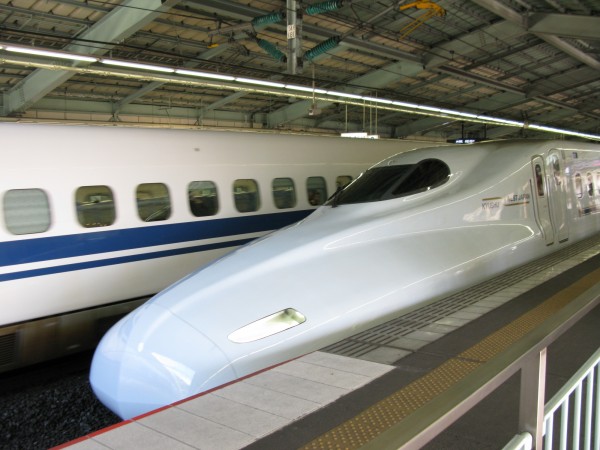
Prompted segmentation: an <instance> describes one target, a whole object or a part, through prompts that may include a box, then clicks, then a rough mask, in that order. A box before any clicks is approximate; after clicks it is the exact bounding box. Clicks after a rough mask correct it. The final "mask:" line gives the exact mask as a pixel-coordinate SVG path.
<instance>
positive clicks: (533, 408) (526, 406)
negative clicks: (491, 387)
mask: <svg viewBox="0 0 600 450" xmlns="http://www.w3.org/2000/svg"><path fill="white" fill-rule="evenodd" d="M545 388H546V348H544V349H542V350H541V351H540V352H539V353H538V354H537V355H535V356H534V357H533V358H530V360H529V361H527V362H526V363H525V364H524V366H523V368H522V369H521V399H520V406H519V430H520V431H527V432H529V433H531V435H532V436H533V441H534V442H533V445H534V446H533V448H534V449H536V450H541V449H542V448H543V446H542V438H543V431H544V423H543V422H544V391H545Z"/></svg>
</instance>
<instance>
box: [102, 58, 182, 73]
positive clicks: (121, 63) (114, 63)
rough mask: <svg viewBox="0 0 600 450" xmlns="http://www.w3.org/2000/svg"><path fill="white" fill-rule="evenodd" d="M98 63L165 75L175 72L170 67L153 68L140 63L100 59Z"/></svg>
mask: <svg viewBox="0 0 600 450" xmlns="http://www.w3.org/2000/svg"><path fill="white" fill-rule="evenodd" d="M100 62H101V63H102V64H108V65H111V66H120V67H131V68H133V69H143V70H153V71H155V72H166V73H173V72H175V69H171V68H170V67H164V66H153V65H151V64H141V63H135V62H129V61H119V60H117V59H101V60H100Z"/></svg>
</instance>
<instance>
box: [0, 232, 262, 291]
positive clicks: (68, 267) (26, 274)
mask: <svg viewBox="0 0 600 450" xmlns="http://www.w3.org/2000/svg"><path fill="white" fill-rule="evenodd" d="M252 240H253V239H238V240H234V241H226V242H219V243H216V244H207V245H195V246H193V247H185V248H177V249H173V250H163V251H160V252H151V253H141V254H139V253H138V254H136V255H130V256H121V257H118V258H107V259H101V260H98V261H86V262H81V263H75V264H64V265H62V266H56V267H43V268H41V269H33V270H24V271H22V272H14V273H7V274H4V275H0V282H2V281H10V280H19V279H21V278H32V277H39V276H42V275H51V274H55V273H64V272H72V271H74V270H83V269H92V268H95V267H104V266H112V265H116V264H125V263H129V262H135V261H144V260H148V259H156V258H164V257H167V256H176V255H185V254H187V253H195V252H205V251H208V250H217V249H220V248H227V247H236V246H239V245H244V244H247V243H248V242H251V241H252Z"/></svg>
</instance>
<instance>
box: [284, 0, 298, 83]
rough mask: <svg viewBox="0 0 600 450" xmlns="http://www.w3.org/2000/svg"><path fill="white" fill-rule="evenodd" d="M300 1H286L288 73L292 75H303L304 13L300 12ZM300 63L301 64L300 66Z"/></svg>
mask: <svg viewBox="0 0 600 450" xmlns="http://www.w3.org/2000/svg"><path fill="white" fill-rule="evenodd" d="M299 3H300V1H297V0H286V6H287V14H286V16H287V42H288V57H287V71H288V73H289V74H291V75H296V73H302V63H301V60H300V49H301V48H302V12H300V11H299V10H298V7H299ZM299 62H300V64H299Z"/></svg>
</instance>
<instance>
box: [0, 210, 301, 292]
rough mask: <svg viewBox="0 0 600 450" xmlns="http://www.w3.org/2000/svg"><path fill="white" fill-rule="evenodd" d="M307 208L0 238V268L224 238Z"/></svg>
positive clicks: (284, 220)
mask: <svg viewBox="0 0 600 450" xmlns="http://www.w3.org/2000/svg"><path fill="white" fill-rule="evenodd" d="M311 212H312V210H304V211H290V212H285V213H274V214H263V215H255V216H242V217H233V218H227V219H213V220H203V221H197V222H186V223H176V224H165V225H154V226H148V227H138V228H127V229H123V230H109V231H94V232H90V233H79V234H73V235H67V236H53V237H47V238H44V237H39V238H33V239H24V240H18V241H10V242H2V243H0V267H1V266H12V265H16V264H25V263H33V262H42V261H50V260H56V259H62V258H71V257H77V256H86V255H93V254H98V253H106V252H114V251H121V250H132V249H136V248H144V247H154V246H159V245H169V244H176V243H181V242H190V241H198V240H204V239H212V238H224V237H228V236H231V237H233V236H236V235H240V234H245V233H257V232H264V231H269V230H274V229H278V228H282V227H284V226H286V225H289V224H292V223H294V222H297V221H298V220H301V219H303V218H304V217H306V216H307V215H308V214H309V213H311ZM247 241H249V240H248V239H242V240H237V241H229V242H222V243H216V244H207V245H199V246H194V247H188V248H182V249H174V250H166V251H160V252H152V253H147V254H140V255H131V256H126V257H121V258H109V259H103V260H99V261H89V262H84V263H77V264H68V265H64V266H59V267H48V268H41V269H35V270H29V271H23V272H18V273H12V274H5V275H0V281H7V280H9V279H17V278H26V277H30V276H40V275H46V274H50V273H59V272H66V271H71V270H80V269H85V268H91V267H99V266H106V265H111V264H122V263H124V262H131V261H139V260H143V259H151V258H161V257H164V256H172V255H176V254H184V253H190V252H194V251H203V250H211V249H215V248H225V247H232V246H236V245H241V244H240V243H245V242H247Z"/></svg>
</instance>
